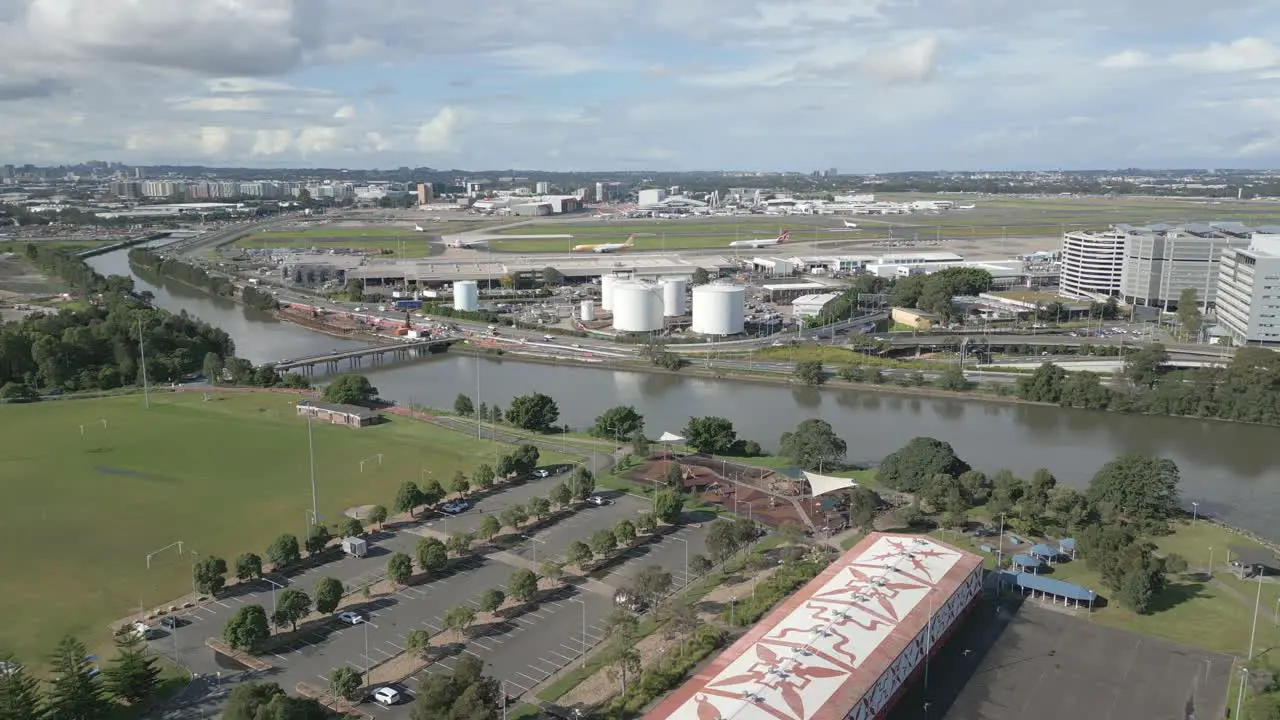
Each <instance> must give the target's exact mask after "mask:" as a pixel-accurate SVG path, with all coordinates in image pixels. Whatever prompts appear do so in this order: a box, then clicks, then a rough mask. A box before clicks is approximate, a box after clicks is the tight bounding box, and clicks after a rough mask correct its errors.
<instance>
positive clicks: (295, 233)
mask: <svg viewBox="0 0 1280 720" xmlns="http://www.w3.org/2000/svg"><path fill="white" fill-rule="evenodd" d="M414 234H420V233H415V232H414V230H413V228H412V227H411V226H410V225H408V224H406V225H403V226H401V227H334V226H331V225H321V226H319V227H314V228H307V229H305V230H268V231H266V232H260V233H255V234H254V235H253V237H255V238H261V239H263V240H266V241H272V240H306V239H312V240H320V239H327V238H391V237H409V236H412V235H414Z"/></svg>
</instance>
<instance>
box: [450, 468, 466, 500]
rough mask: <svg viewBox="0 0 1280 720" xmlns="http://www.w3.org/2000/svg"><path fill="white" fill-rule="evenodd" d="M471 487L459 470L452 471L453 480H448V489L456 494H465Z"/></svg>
mask: <svg viewBox="0 0 1280 720" xmlns="http://www.w3.org/2000/svg"><path fill="white" fill-rule="evenodd" d="M470 489H471V481H470V480H468V479H467V476H466V475H465V474H463V472H462V471H461V470H458V471H456V472H454V473H453V480H451V481H450V482H449V490H450V491H451V492H454V493H457V494H458V495H466V494H467V491H469V490H470Z"/></svg>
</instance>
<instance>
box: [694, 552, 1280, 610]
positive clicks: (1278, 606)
mask: <svg viewBox="0 0 1280 720" xmlns="http://www.w3.org/2000/svg"><path fill="white" fill-rule="evenodd" d="M672 540H679V541H680V542H682V543H684V583H683V584H682V585H681V587H686V588H687V587H689V541H688V540H685V539H684V538H672ZM1277 607H1280V605H1277Z"/></svg>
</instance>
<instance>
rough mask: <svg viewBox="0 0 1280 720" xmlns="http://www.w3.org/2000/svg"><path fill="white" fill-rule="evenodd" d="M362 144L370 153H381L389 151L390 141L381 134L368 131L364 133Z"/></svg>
mask: <svg viewBox="0 0 1280 720" xmlns="http://www.w3.org/2000/svg"><path fill="white" fill-rule="evenodd" d="M364 142H365V146H366V147H367V148H368V149H369V150H371V151H372V152H382V151H384V150H390V149H391V143H390V141H388V140H387V139H386V138H385V137H383V136H382V133H380V132H377V131H376V130H370V131H369V132H367V133H365V134H364Z"/></svg>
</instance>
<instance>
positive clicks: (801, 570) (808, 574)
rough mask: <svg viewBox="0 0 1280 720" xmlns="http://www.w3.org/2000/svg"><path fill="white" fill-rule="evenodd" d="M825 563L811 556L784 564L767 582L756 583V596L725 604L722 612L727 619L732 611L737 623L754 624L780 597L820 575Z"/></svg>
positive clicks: (733, 622) (741, 625) (734, 621)
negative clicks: (730, 604) (729, 604)
mask: <svg viewBox="0 0 1280 720" xmlns="http://www.w3.org/2000/svg"><path fill="white" fill-rule="evenodd" d="M823 567H824V566H823V565H821V564H819V563H816V562H813V561H811V560H804V561H801V562H798V563H789V564H787V565H783V566H782V567H780V568H778V571H777V572H775V573H774V574H773V575H770V576H769V577H768V578H767V579H766V580H765V581H764V582H762V583H759V584H758V585H756V590H755V593H754V595H753V597H750V598H744V599H743V600H742V601H740V602H737V603H734V605H733V607H731V608H725V610H724V612H723V613H721V617H722V618H723V619H724V620H725V622H730V615H732V624H734V625H737V626H738V627H745V626H747V625H753V624H755V622H756V621H757V620H759V619H760V618H761V617H763V616H764V614H765V613H767V612H769V610H770V608H772V607H773V606H774V605H776V604H777V603H778V601H779V600H781V599H783V598H785V597H786V596H788V595H790V594H791V593H793V592H795V590H796V588H798V587H800V586H801V585H803V584H805V583H807V582H809V581H810V580H812V579H814V578H815V577H817V576H818V573H820V572H822V568H823ZM731 611H732V612H731Z"/></svg>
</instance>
